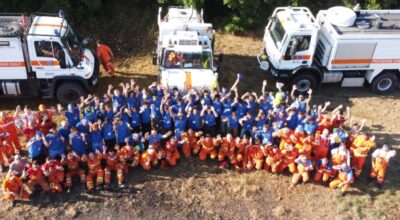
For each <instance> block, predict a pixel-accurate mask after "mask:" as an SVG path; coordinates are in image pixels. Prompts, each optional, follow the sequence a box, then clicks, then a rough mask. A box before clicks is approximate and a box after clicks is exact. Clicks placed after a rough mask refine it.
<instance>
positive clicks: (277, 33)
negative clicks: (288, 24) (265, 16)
mask: <svg viewBox="0 0 400 220" xmlns="http://www.w3.org/2000/svg"><path fill="white" fill-rule="evenodd" d="M269 33H270V35H271V37H272V40H273V41H274V44H275V46H276V48H278V49H279V48H281V46H282V39H283V37H284V36H285V34H286V32H285V29H284V28H283V26H282V24H281V22H280V21H279V19H277V18H275V19H273V21H272V24H271V27H270V28H269Z"/></svg>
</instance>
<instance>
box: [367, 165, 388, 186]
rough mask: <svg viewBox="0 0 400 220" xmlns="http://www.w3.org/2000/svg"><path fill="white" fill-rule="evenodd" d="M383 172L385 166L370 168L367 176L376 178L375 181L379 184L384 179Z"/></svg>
mask: <svg viewBox="0 0 400 220" xmlns="http://www.w3.org/2000/svg"><path fill="white" fill-rule="evenodd" d="M385 173H386V168H380V169H378V168H371V172H370V173H369V177H371V178H377V182H378V183H379V184H382V183H383V180H384V179H385Z"/></svg>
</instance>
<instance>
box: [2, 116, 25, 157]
mask: <svg viewBox="0 0 400 220" xmlns="http://www.w3.org/2000/svg"><path fill="white" fill-rule="evenodd" d="M0 131H2V132H7V133H8V136H7V138H6V140H7V141H8V142H9V143H13V145H14V147H15V148H16V149H18V150H21V148H22V145H21V143H20V141H19V133H20V132H19V131H18V128H17V126H15V118H14V117H11V116H8V115H7V113H6V112H0Z"/></svg>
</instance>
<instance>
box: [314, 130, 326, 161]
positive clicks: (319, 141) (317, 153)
mask: <svg viewBox="0 0 400 220" xmlns="http://www.w3.org/2000/svg"><path fill="white" fill-rule="evenodd" d="M328 135H329V130H328V129H324V130H323V131H322V134H321V133H320V132H317V133H316V135H315V139H314V142H313V146H314V147H313V153H314V157H313V158H314V161H318V160H320V159H322V158H325V157H328V152H329V137H328Z"/></svg>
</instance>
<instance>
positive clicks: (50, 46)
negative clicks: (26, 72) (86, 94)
mask: <svg viewBox="0 0 400 220" xmlns="http://www.w3.org/2000/svg"><path fill="white" fill-rule="evenodd" d="M33 44H34V49H35V51H34V54H33V56H32V57H31V64H32V70H33V71H34V72H36V77H37V78H39V79H46V78H53V77H54V76H57V75H60V74H63V75H66V74H68V72H69V69H67V65H66V57H65V52H64V50H63V48H62V47H61V45H60V43H58V42H57V41H49V40H38V41H34V42H33Z"/></svg>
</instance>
